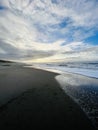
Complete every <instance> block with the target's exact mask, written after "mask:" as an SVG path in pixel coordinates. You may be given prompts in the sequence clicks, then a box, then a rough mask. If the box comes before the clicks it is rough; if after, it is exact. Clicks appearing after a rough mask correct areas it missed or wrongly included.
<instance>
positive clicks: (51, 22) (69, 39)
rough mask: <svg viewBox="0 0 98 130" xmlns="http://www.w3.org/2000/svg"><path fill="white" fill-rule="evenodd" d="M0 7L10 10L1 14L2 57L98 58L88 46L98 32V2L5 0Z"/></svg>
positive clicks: (84, 0)
mask: <svg viewBox="0 0 98 130" xmlns="http://www.w3.org/2000/svg"><path fill="white" fill-rule="evenodd" d="M0 5H1V6H2V7H6V9H5V8H4V9H2V10H0V54H2V55H1V57H2V56H3V54H4V56H6V57H7V56H8V55H9V56H8V57H9V58H11V56H12V58H13V59H14V58H15V59H16V58H17V57H18V58H19V56H20V58H22V57H23V58H29V57H30V58H34V59H35V58H41V57H42V58H43V57H47V58H50V59H52V58H53V59H55V58H57V57H58V59H59V58H63V57H64V58H65V57H67V58H69V59H70V57H73V56H74V57H81V58H82V57H83V58H87V59H89V58H88V57H86V54H87V53H88V54H90V57H92V59H93V58H94V57H97V56H96V55H97V54H96V53H95V52H96V51H92V48H93V47H94V46H91V45H89V44H88V43H85V39H86V38H88V37H90V36H93V35H94V33H95V31H96V30H97V29H98V15H97V12H98V2H97V1H96V0H93V1H89V0H78V1H77V0H73V1H71V0H65V1H61V0H55V1H54V2H53V1H52V0H48V1H45V0H17V1H16V0H3V1H0ZM2 41H3V42H4V45H3V44H1V43H2ZM5 44H6V45H7V46H10V48H9V50H6V48H7V47H5ZM62 44H64V45H62ZM1 45H2V46H1ZM88 48H91V52H90V51H87V53H86V51H84V50H85V49H88ZM14 49H15V50H17V52H18V54H17V53H16V52H15V51H12V50H14ZM93 49H94V48H93ZM77 50H78V51H77ZM8 51H9V52H8ZM6 52H7V53H6ZM6 54H7V55H6Z"/></svg>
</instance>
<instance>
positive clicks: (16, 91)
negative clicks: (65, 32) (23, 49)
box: [0, 65, 95, 130]
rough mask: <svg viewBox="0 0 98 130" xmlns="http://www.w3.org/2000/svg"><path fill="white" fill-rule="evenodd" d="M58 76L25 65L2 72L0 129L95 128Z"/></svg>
mask: <svg viewBox="0 0 98 130" xmlns="http://www.w3.org/2000/svg"><path fill="white" fill-rule="evenodd" d="M57 75H58V74H57V73H53V72H48V71H44V70H40V69H34V68H25V67H23V66H22V65H10V66H3V67H2V69H0V128H2V129H20V128H21V129H25V128H32V129H37V128H40V129H41V128H43V129H44V128H45V129H48V128H49V129H52V128H55V129H56V128H59V129H72V130H73V129H76V130H79V129H88V130H94V129H95V128H94V126H93V125H92V124H91V122H90V120H89V119H88V118H87V116H86V115H85V113H84V112H83V111H82V110H81V108H80V107H79V105H78V104H77V103H75V102H74V101H73V100H72V99H71V98H70V97H69V96H68V95H67V94H66V93H65V92H64V90H63V89H62V88H61V87H60V85H59V84H58V83H57V81H56V80H55V76H57Z"/></svg>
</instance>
